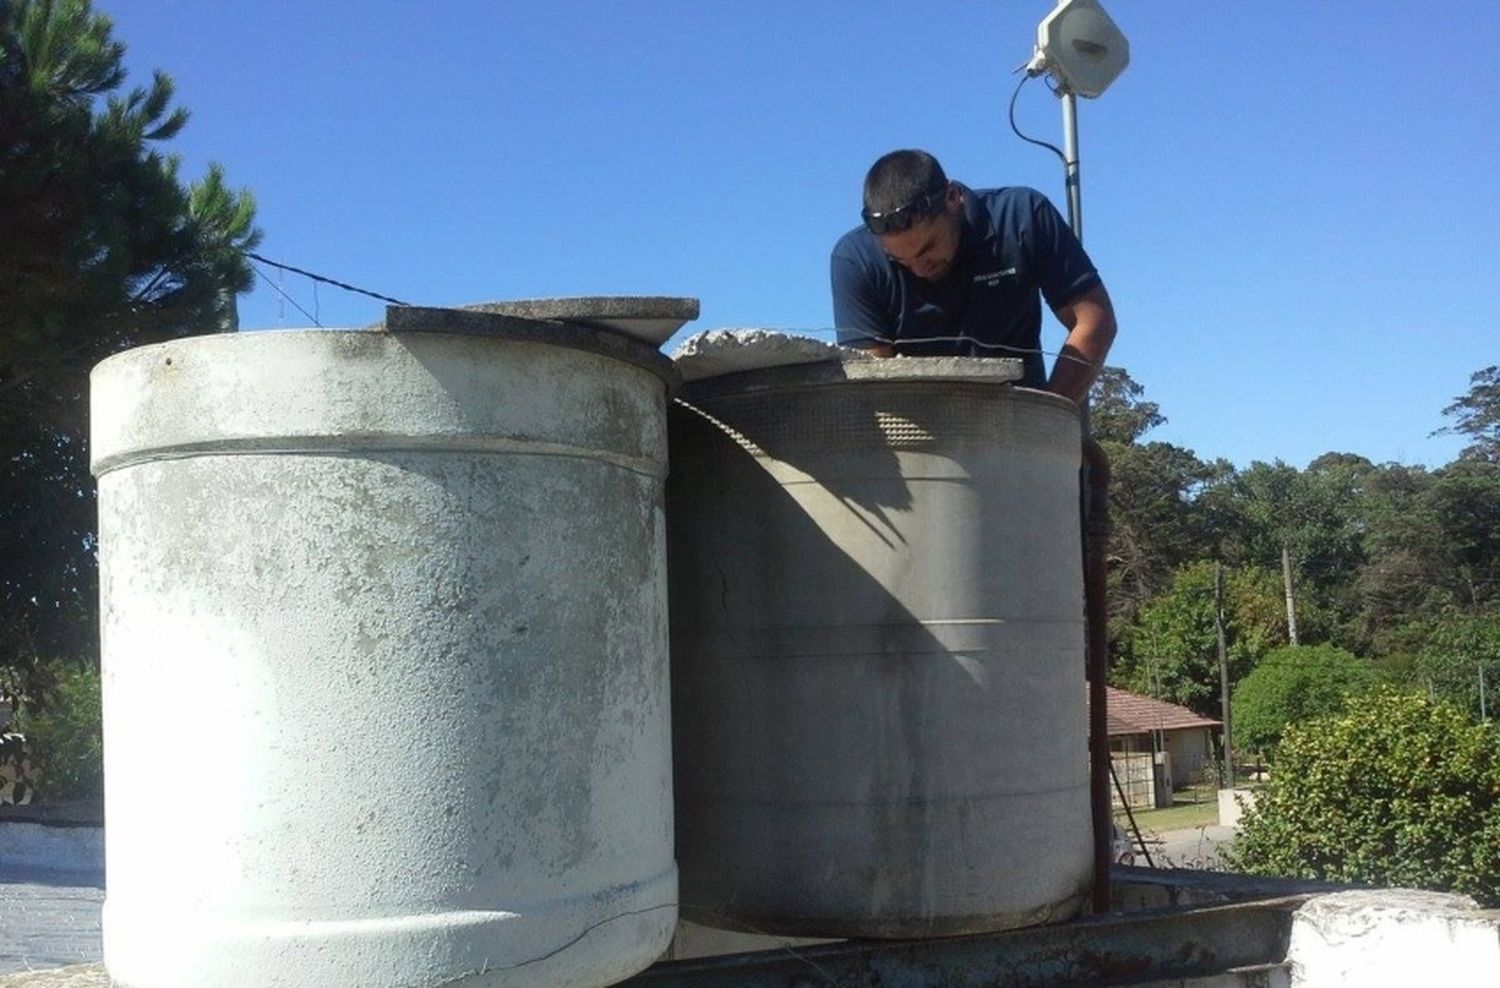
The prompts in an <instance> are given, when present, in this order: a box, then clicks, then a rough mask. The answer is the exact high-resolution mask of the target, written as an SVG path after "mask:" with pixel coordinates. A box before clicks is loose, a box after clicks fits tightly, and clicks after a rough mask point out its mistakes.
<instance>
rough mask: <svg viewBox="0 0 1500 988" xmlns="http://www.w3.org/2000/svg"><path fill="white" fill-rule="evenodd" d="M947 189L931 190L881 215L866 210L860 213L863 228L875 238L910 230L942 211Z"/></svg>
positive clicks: (944, 187)
mask: <svg viewBox="0 0 1500 988" xmlns="http://www.w3.org/2000/svg"><path fill="white" fill-rule="evenodd" d="M947 195H948V187H947V186H946V185H944V186H943V187H942V188H941V189H933V190H932V191H931V192H929V193H927V194H926V195H924V196H922V197H921V198H919V199H914V200H912V201H911V202H909V203H907V204H906V205H904V206H901V207H899V208H897V209H889V210H886V211H885V212H883V213H874V212H871V211H870V210H868V209H864V210H861V211H860V215H861V216H863V217H864V220H865V226H866V227H868V228H869V230H870V232H871V233H873V234H875V235H876V236H877V237H878V236H880V235H882V234H886V233H901V232H903V231H906V230H910V229H911V228H912V227H914V226H916V225H917V224H918V223H920V222H922V221H923V220H925V219H927V218H928V217H929V216H935V215H937V213H938V212H940V211H941V210H942V207H943V200H944V199H945V198H947Z"/></svg>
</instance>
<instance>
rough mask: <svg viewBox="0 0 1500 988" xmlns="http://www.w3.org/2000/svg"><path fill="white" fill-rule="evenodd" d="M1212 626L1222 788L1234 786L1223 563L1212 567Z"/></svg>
mask: <svg viewBox="0 0 1500 988" xmlns="http://www.w3.org/2000/svg"><path fill="white" fill-rule="evenodd" d="M1214 628H1215V630H1216V631H1218V633H1219V710H1220V713H1221V714H1222V716H1223V718H1224V788H1226V789H1233V788H1234V755H1233V754H1232V753H1231V749H1230V738H1231V737H1232V734H1231V732H1230V729H1229V650H1228V649H1227V648H1226V647H1225V645H1224V564H1223V563H1219V564H1217V565H1216V566H1215V567H1214Z"/></svg>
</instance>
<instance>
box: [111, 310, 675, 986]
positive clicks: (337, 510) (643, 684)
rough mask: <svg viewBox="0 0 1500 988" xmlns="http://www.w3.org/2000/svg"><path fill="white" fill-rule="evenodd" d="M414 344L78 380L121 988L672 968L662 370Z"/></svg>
mask: <svg viewBox="0 0 1500 988" xmlns="http://www.w3.org/2000/svg"><path fill="white" fill-rule="evenodd" d="M433 320H434V323H435V325H437V326H439V327H440V328H443V329H448V330H458V332H440V333H425V332H411V333H381V332H310V331H287V332H266V333H243V334H232V335H223V336H208V337H199V338H193V339H185V340H181V341H177V342H173V343H168V344H163V345H158V346H149V347H144V348H141V349H137V350H133V351H130V352H128V353H124V354H121V355H119V356H117V357H113V358H111V359H109V360H106V361H105V362H103V363H102V364H100V365H99V367H98V368H96V369H95V371H94V376H93V465H94V471H95V473H96V474H97V475H98V477H99V516H100V519H99V520H100V539H101V549H100V561H101V579H102V598H103V620H102V625H103V628H102V631H103V653H104V703H105V749H106V756H105V757H106V766H105V768H106V805H107V812H108V819H109V825H108V830H107V857H108V863H107V868H108V875H107V879H108V894H107V898H106V903H105V908H104V941H105V943H104V951H105V962H106V965H107V966H108V969H109V971H110V973H111V975H112V976H113V977H114V978H115V979H116V981H117V983H120V984H123V985H128V986H133V988H155V986H173V988H176V986H192V988H215V986H226V988H227V986H231V985H232V986H235V988H246V986H311V985H360V986H377V988H387V986H389V988H394V986H416V985H424V986H425V985H438V984H442V985H464V986H471V985H472V986H500V985H503V986H526V985H549V986H552V985H573V986H583V985H603V984H606V983H610V982H613V981H616V980H619V979H620V978H623V977H625V976H627V975H629V974H631V973H632V972H634V971H636V970H639V969H640V968H642V967H644V966H646V965H647V964H648V963H650V961H651V960H652V959H653V958H655V957H656V956H657V955H658V954H659V953H660V952H661V951H662V950H663V949H664V948H665V946H666V945H667V943H668V940H669V938H670V936H671V932H672V928H673V925H674V923H675V921H676V914H677V909H676V901H677V874H676V869H675V867H674V865H673V858H672V822H671V815H670V814H671V777H670V771H671V770H670V762H669V756H670V735H669V724H668V713H669V710H668V707H669V700H668V694H667V627H666V583H665V580H666V573H665V534H664V530H663V520H662V500H661V498H662V482H663V478H664V476H665V467H666V437H665V416H666V402H667V400H668V395H669V393H670V391H671V389H672V387H673V386H674V385H673V382H674V380H675V372H674V371H673V369H672V368H671V366H670V364H669V362H667V361H666V359H665V358H664V357H662V356H661V355H660V354H658V353H657V352H656V351H655V350H654V349H653V348H651V347H648V346H645V345H642V344H639V343H635V342H632V341H630V340H626V339H624V338H621V337H616V336H611V335H610V334H608V333H603V332H598V331H593V330H589V329H584V328H580V327H575V326H566V325H562V324H555V323H554V324H542V323H536V322H527V321H522V320H516V319H511V318H505V317H499V316H484V315H479V314H474V313H456V314H455V313H452V312H447V311H445V310H437V311H436V312H435V314H434V315H433ZM406 322H407V323H408V324H411V325H415V326H420V325H421V323H422V320H421V319H420V317H419V315H418V316H413V317H411V318H408V319H407V320H406ZM464 330H473V331H475V333H476V334H477V335H465V334H464V332H462V331H464Z"/></svg>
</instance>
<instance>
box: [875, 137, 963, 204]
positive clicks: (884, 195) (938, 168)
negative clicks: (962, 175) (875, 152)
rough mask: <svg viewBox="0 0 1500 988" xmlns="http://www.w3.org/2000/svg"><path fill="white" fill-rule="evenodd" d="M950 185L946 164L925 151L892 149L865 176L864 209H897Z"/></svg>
mask: <svg viewBox="0 0 1500 988" xmlns="http://www.w3.org/2000/svg"><path fill="white" fill-rule="evenodd" d="M947 187H948V176H947V175H944V174H943V166H942V165H940V164H938V160H937V159H936V158H934V157H933V156H932V155H930V154H928V153H927V152H926V151H916V150H901V151H892V152H891V153H890V154H887V155H885V156H883V157H882V158H881V159H880V160H879V161H877V162H875V164H873V165H871V166H870V172H869V174H867V175H866V176H865V211H866V212H870V213H890V212H894V211H896V210H898V209H900V208H901V207H903V206H909V205H911V204H912V203H914V202H916V201H917V200H918V199H920V198H922V197H923V196H925V195H929V194H930V193H933V192H938V191H940V190H942V189H946V188H947Z"/></svg>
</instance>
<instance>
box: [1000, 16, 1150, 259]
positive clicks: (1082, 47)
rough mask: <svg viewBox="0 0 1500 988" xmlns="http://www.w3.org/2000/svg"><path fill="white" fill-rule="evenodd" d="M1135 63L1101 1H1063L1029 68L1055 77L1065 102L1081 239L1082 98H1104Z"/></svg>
mask: <svg viewBox="0 0 1500 988" xmlns="http://www.w3.org/2000/svg"><path fill="white" fill-rule="evenodd" d="M1129 64H1130V42H1128V41H1126V40H1125V35H1124V34H1123V33H1121V31H1120V29H1119V28H1118V27H1116V26H1115V22H1114V21H1112V20H1111V19H1110V17H1109V14H1107V13H1106V12H1105V10H1104V8H1103V7H1102V6H1100V5H1099V2H1098V0H1058V2H1057V6H1056V7H1054V8H1053V9H1052V13H1050V14H1048V15H1047V16H1046V17H1044V18H1043V19H1042V22H1041V23H1040V24H1038V25H1037V29H1036V50H1035V52H1034V53H1033V54H1032V56H1031V61H1029V62H1027V63H1026V74H1027V75H1028V76H1038V75H1042V74H1043V73H1045V74H1047V75H1050V76H1051V77H1052V78H1053V79H1054V80H1055V82H1056V86H1055V87H1054V88H1055V91H1056V92H1057V94H1058V96H1060V97H1061V98H1062V113H1063V168H1064V171H1065V174H1066V183H1065V184H1066V188H1067V193H1068V223H1069V225H1070V226H1072V227H1073V232H1074V233H1075V234H1077V235H1078V239H1079V240H1082V239H1083V190H1082V187H1081V184H1080V180H1079V175H1078V97H1079V96H1083V97H1085V98H1087V99H1094V98H1096V97H1098V96H1099V94H1100V93H1102V92H1104V90H1106V89H1108V88H1109V84H1110V83H1112V82H1114V81H1115V79H1116V77H1118V76H1119V74H1120V73H1121V72H1124V71H1125V66H1127V65H1129ZM1012 102H1014V101H1012Z"/></svg>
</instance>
